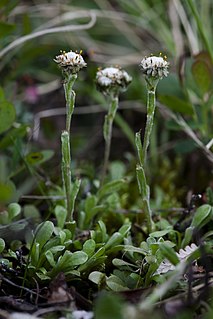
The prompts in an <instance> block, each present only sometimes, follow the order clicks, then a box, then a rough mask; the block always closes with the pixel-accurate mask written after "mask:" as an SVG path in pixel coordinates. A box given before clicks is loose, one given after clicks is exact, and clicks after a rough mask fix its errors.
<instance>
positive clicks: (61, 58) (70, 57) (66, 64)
mask: <svg viewBox="0 0 213 319" xmlns="http://www.w3.org/2000/svg"><path fill="white" fill-rule="evenodd" d="M54 61H55V62H56V63H58V65H59V66H60V67H61V68H62V70H63V71H65V72H69V73H71V74H75V73H78V72H79V71H80V70H81V69H82V68H84V67H86V65H87V64H86V63H85V61H84V59H83V57H82V55H81V52H80V53H75V52H72V51H70V52H65V51H63V52H62V54H60V55H58V56H56V57H55V59H54Z"/></svg>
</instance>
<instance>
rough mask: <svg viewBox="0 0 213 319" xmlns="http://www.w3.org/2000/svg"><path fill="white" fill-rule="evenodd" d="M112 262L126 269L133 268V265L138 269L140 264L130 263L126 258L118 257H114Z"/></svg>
mask: <svg viewBox="0 0 213 319" xmlns="http://www.w3.org/2000/svg"><path fill="white" fill-rule="evenodd" d="M112 263H113V265H114V266H116V267H122V268H124V267H125V269H131V267H133V268H137V269H138V266H136V265H134V264H131V263H128V262H127V261H124V260H122V259H118V258H114V259H113V261H112Z"/></svg>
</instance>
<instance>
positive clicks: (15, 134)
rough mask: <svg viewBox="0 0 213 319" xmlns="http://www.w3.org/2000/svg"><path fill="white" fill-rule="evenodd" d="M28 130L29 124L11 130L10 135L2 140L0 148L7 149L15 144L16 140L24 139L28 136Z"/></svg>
mask: <svg viewBox="0 0 213 319" xmlns="http://www.w3.org/2000/svg"><path fill="white" fill-rule="evenodd" d="M28 128H29V125H27V124H21V125H20V126H19V127H13V128H11V129H10V131H9V133H8V134H6V135H5V136H3V138H2V139H1V141H0V148H1V149H5V148H7V147H8V146H10V145H11V144H13V142H14V140H16V139H18V138H22V137H24V136H25V135H26V134H27V131H28Z"/></svg>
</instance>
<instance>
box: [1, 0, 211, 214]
mask: <svg viewBox="0 0 213 319" xmlns="http://www.w3.org/2000/svg"><path fill="white" fill-rule="evenodd" d="M212 14H213V2H212V1H211V0H205V1H193V0H188V1H183V0H182V1H181V0H155V1H154V0H153V1H152V0H132V1H128V0H111V1H106V0H80V1H79V0H78V1H77V0H73V1H72V0H67V1H65V0H63V1H56V0H55V1H54V0H52V1H38V0H34V1H16V0H1V2H0V17H1V19H0V72H1V77H0V86H1V89H0V99H1V106H0V116H1V124H0V134H1V135H0V173H1V174H0V193H1V195H0V202H2V203H3V204H5V203H8V202H11V201H14V200H18V199H20V198H22V199H23V200H24V196H27V195H29V194H32V193H33V192H35V194H36V193H37V191H36V187H35V185H37V184H38V181H39V183H43V184H44V185H45V187H46V188H47V189H48V187H51V186H52V185H53V184H57V183H60V174H61V173H60V158H61V154H60V134H61V131H62V130H63V129H64V127H65V99H64V91H63V77H62V75H61V72H60V70H59V69H58V67H57V65H56V63H55V62H54V61H53V59H54V57H55V56H56V55H58V54H60V50H65V51H69V50H73V51H75V50H77V51H78V52H79V51H80V50H83V53H82V55H83V57H84V59H85V61H86V62H87V68H85V69H84V70H82V71H81V72H80V73H79V78H78V81H77V82H76V84H75V91H76V95H77V96H76V107H75V111H74V116H73V119H72V129H71V132H72V133H71V134H72V137H71V139H72V157H73V165H74V167H75V173H76V174H77V175H81V176H85V177H87V178H89V179H91V180H94V179H96V178H97V177H98V174H99V171H100V169H101V165H102V161H103V152H104V140H103V134H102V128H103V122H104V116H105V114H106V110H107V100H106V99H105V98H104V97H103V96H102V95H101V93H100V92H98V91H97V90H96V87H95V82H94V79H95V74H96V71H97V68H98V67H105V66H115V65H120V66H121V67H122V68H124V69H125V70H126V71H127V72H128V73H129V74H130V75H131V76H132V77H133V81H132V83H131V85H130V86H129V88H128V91H126V92H125V93H123V94H122V95H121V96H120V107H119V113H118V115H117V117H116V121H115V124H114V129H113V141H112V150H111V160H112V166H111V172H113V170H114V171H116V170H119V172H121V175H122V174H127V175H128V174H131V173H132V174H134V170H135V163H136V153H135V145H134V134H135V132H137V131H139V130H140V129H141V130H142V132H143V129H144V124H145V120H146V107H145V106H146V86H145V81H144V78H143V76H142V74H141V72H140V70H139V63H140V61H141V60H142V58H143V57H144V56H148V55H150V54H154V55H159V53H160V52H162V54H163V55H166V56H167V58H168V61H169V62H170V75H169V76H168V77H167V78H165V79H163V80H162V81H161V82H160V83H159V85H158V90H157V100H158V108H157V111H156V121H155V125H154V130H153V134H152V141H151V145H150V150H149V179H150V183H151V184H152V185H153V187H152V189H153V194H152V195H153V205H154V206H156V207H158V208H159V207H161V206H162V205H164V206H168V207H172V206H180V205H186V203H187V201H189V198H190V196H191V195H192V194H194V193H201V194H203V200H204V201H205V196H207V195H206V189H207V188H209V189H211V188H212V186H213V179H212V163H213V155H212V151H211V150H212V144H213V143H212V139H213V125H212V112H213V96H212V92H213V85H212V82H213V81H212V79H213V42H212V24H213V22H212ZM113 163H114V164H113ZM113 165H114V166H113ZM29 172H30V174H29ZM35 183H36V184H35ZM136 187H137V185H136ZM25 199H26V198H25Z"/></svg>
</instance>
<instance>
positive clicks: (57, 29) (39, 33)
mask: <svg viewBox="0 0 213 319" xmlns="http://www.w3.org/2000/svg"><path fill="white" fill-rule="evenodd" d="M89 15H90V17H91V20H90V21H89V22H88V23H86V24H83V25H67V26H62V27H55V28H49V29H46V30H41V31H37V32H33V33H31V34H28V35H25V36H23V37H20V38H18V39H16V40H14V41H13V42H12V43H10V44H9V45H8V46H6V47H5V48H4V49H3V50H1V51H0V58H2V57H3V56H4V55H5V54H7V53H8V52H9V51H11V50H12V49H14V48H15V47H17V46H19V45H21V44H23V43H25V42H27V41H29V40H32V39H35V38H38V37H41V36H44V35H47V34H52V33H59V32H71V31H76V30H87V29H90V28H92V27H93V26H94V24H95V22H96V16H95V14H94V13H93V12H90V14H89Z"/></svg>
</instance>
